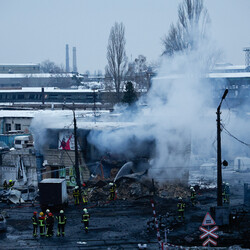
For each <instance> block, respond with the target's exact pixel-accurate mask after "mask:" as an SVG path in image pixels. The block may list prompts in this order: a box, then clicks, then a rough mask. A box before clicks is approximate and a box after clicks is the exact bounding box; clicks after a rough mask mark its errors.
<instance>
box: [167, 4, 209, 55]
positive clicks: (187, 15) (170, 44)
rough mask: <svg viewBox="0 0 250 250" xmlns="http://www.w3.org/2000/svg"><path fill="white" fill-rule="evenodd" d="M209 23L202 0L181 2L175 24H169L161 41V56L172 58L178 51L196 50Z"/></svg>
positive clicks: (204, 35)
mask: <svg viewBox="0 0 250 250" xmlns="http://www.w3.org/2000/svg"><path fill="white" fill-rule="evenodd" d="M209 23H210V18H209V15H208V11H207V9H206V8H205V7H204V5H203V0H183V2H182V3H181V4H180V5H179V7H178V21H177V24H176V25H174V24H171V26H170V30H169V33H168V35H167V36H166V37H165V38H164V39H163V45H164V47H165V48H164V52H163V54H165V55H168V56H172V55H173V54H174V53H175V52H178V51H183V50H193V49H196V48H197V46H198V45H199V43H200V41H201V40H204V39H205V38H206V30H207V25H208V24H209Z"/></svg>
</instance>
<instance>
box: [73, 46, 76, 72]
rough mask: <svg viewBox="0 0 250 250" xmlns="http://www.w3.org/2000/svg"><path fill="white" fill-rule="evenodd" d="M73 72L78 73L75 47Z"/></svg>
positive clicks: (74, 49) (74, 48)
mask: <svg viewBox="0 0 250 250" xmlns="http://www.w3.org/2000/svg"><path fill="white" fill-rule="evenodd" d="M73 72H75V73H76V72H77V66H76V47H73Z"/></svg>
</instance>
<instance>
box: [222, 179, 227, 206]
mask: <svg viewBox="0 0 250 250" xmlns="http://www.w3.org/2000/svg"><path fill="white" fill-rule="evenodd" d="M221 190H222V200H223V203H225V202H226V193H225V191H226V183H225V181H223V182H222V185H221Z"/></svg>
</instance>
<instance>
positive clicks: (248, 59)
mask: <svg viewBox="0 0 250 250" xmlns="http://www.w3.org/2000/svg"><path fill="white" fill-rule="evenodd" d="M243 51H245V64H246V67H248V66H250V47H247V48H244V49H243Z"/></svg>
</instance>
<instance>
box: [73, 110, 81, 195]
mask: <svg viewBox="0 0 250 250" xmlns="http://www.w3.org/2000/svg"><path fill="white" fill-rule="evenodd" d="M73 115H74V138H75V172H76V183H77V186H78V187H79V189H80V190H81V181H80V171H79V161H78V144H77V127H76V116H75V111H74V110H73Z"/></svg>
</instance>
